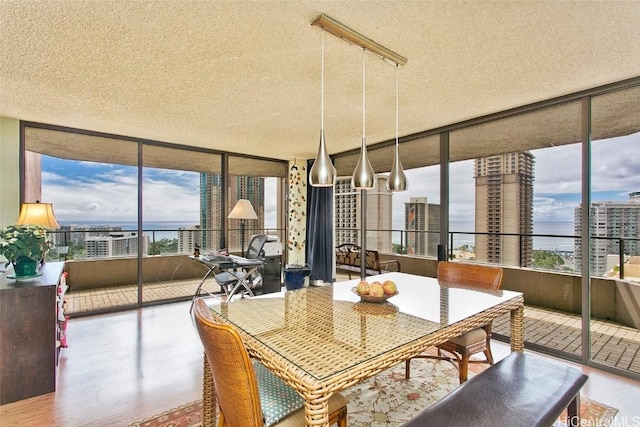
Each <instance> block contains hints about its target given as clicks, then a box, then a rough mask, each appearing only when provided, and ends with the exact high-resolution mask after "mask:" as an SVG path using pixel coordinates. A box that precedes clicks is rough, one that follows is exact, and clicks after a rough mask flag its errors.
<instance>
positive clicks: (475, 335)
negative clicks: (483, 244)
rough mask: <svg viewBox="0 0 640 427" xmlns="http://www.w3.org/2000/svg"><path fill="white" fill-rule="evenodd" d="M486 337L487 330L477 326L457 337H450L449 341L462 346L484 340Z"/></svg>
mask: <svg viewBox="0 0 640 427" xmlns="http://www.w3.org/2000/svg"><path fill="white" fill-rule="evenodd" d="M486 339H487V331H485V330H484V329H482V328H477V329H474V330H471V331H469V332H466V333H464V334H462V335H460V336H459V337H455V338H450V339H449V341H451V342H452V343H454V344H456V345H459V346H462V347H468V346H469V345H471V344H475V343H477V342H482V341H485V340H486Z"/></svg>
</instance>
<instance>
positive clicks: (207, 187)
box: [200, 173, 264, 251]
mask: <svg viewBox="0 0 640 427" xmlns="http://www.w3.org/2000/svg"><path fill="white" fill-rule="evenodd" d="M228 185H229V198H228V200H227V208H228V209H229V211H231V209H232V208H233V207H234V206H235V204H236V202H237V201H238V200H239V199H247V200H249V201H250V202H251V205H252V206H253V209H254V210H255V211H256V214H257V215H258V219H249V220H238V219H229V220H227V215H228V214H229V213H228V212H221V210H222V177H221V175H220V174H211V173H201V174H200V228H201V229H202V233H203V240H202V249H203V250H209V251H211V250H216V249H221V248H220V241H221V235H220V227H221V224H222V221H229V222H228V227H229V240H227V242H226V246H227V248H228V249H229V250H232V251H238V250H240V246H241V243H242V240H243V239H242V236H241V233H240V221H244V223H245V236H244V242H245V245H246V244H247V243H248V242H249V238H250V236H251V235H253V234H258V233H263V232H264V178H262V177H257V176H239V175H230V176H229V183H228ZM245 249H246V248H242V250H245Z"/></svg>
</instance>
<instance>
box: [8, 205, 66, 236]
mask: <svg viewBox="0 0 640 427" xmlns="http://www.w3.org/2000/svg"><path fill="white" fill-rule="evenodd" d="M18 224H22V225H39V226H41V227H44V228H48V229H50V230H56V229H58V228H60V224H58V221H57V220H56V216H55V214H54V213H53V205H52V204H51V203H40V202H35V203H23V204H22V207H21V208H20V217H19V218H18Z"/></svg>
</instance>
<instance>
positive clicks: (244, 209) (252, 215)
mask: <svg viewBox="0 0 640 427" xmlns="http://www.w3.org/2000/svg"><path fill="white" fill-rule="evenodd" d="M227 218H229V219H239V220H240V245H241V248H240V249H241V252H242V256H243V257H244V229H245V227H246V224H245V220H247V219H258V215H256V211H254V210H253V206H251V202H250V201H249V200H247V199H240V200H238V201H237V202H236V205H235V206H234V207H233V209H231V212H230V213H229V216H227Z"/></svg>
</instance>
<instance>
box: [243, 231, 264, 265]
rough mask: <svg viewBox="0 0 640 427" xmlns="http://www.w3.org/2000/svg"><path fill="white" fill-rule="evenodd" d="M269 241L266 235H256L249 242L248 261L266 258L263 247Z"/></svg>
mask: <svg viewBox="0 0 640 427" xmlns="http://www.w3.org/2000/svg"><path fill="white" fill-rule="evenodd" d="M266 241H267V235H266V234H256V235H255V236H253V237H252V238H251V241H250V242H249V247H248V248H247V256H246V258H247V259H257V258H261V257H262V256H264V254H263V252H262V247H263V246H264V244H265V242H266Z"/></svg>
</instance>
